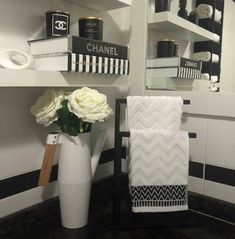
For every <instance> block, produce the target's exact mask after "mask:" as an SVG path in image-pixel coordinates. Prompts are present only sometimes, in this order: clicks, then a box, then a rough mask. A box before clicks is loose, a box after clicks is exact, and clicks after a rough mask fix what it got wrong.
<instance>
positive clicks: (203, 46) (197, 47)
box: [193, 41, 221, 55]
mask: <svg viewBox="0 0 235 239" xmlns="http://www.w3.org/2000/svg"><path fill="white" fill-rule="evenodd" d="M193 51H194V52H200V51H209V52H211V53H214V54H217V55H220V53H221V45H220V44H219V43H216V42H213V41H203V42H195V43H194V47H193Z"/></svg>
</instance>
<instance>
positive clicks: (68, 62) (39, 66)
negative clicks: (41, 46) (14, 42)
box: [34, 53, 129, 75]
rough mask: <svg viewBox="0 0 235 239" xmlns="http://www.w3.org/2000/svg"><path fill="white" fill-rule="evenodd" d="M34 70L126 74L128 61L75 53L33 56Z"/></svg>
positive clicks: (127, 72)
mask: <svg viewBox="0 0 235 239" xmlns="http://www.w3.org/2000/svg"><path fill="white" fill-rule="evenodd" d="M34 63H35V68H36V70H44V71H70V72H84V73H100V74H115V75H128V74H129V61H128V60H124V59H117V58H116V59H115V58H108V57H101V56H90V55H83V54H75V53H62V54H54V55H53V54H51V55H44V56H36V57H35V61H34Z"/></svg>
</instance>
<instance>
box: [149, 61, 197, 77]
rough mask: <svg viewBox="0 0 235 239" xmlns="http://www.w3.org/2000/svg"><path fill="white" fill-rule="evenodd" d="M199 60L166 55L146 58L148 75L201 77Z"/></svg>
mask: <svg viewBox="0 0 235 239" xmlns="http://www.w3.org/2000/svg"><path fill="white" fill-rule="evenodd" d="M201 70H202V63H201V61H195V60H190V59H187V58H183V57H167V58H156V59H148V60H147V71H148V73H149V74H148V75H149V76H151V75H152V76H154V77H175V78H181V79H201Z"/></svg>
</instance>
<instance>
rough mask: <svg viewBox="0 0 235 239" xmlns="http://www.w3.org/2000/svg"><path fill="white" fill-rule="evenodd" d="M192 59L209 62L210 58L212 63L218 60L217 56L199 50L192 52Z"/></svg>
mask: <svg viewBox="0 0 235 239" xmlns="http://www.w3.org/2000/svg"><path fill="white" fill-rule="evenodd" d="M193 59H194V60H196V61H204V62H209V61H210V60H211V61H212V62H214V63H218V62H219V56H218V55H217V54H214V53H211V52H209V51H200V52H196V53H194V54H193Z"/></svg>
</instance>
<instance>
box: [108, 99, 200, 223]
mask: <svg viewBox="0 0 235 239" xmlns="http://www.w3.org/2000/svg"><path fill="white" fill-rule="evenodd" d="M183 102H184V104H185V105H190V100H183ZM126 103H127V100H126V99H116V102H115V139H114V145H115V157H114V194H113V219H114V223H118V222H120V203H121V180H122V179H121V177H122V171H121V167H122V140H123V138H128V137H130V132H129V131H120V116H121V104H126ZM189 138H197V134H196V133H193V132H189Z"/></svg>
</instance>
